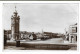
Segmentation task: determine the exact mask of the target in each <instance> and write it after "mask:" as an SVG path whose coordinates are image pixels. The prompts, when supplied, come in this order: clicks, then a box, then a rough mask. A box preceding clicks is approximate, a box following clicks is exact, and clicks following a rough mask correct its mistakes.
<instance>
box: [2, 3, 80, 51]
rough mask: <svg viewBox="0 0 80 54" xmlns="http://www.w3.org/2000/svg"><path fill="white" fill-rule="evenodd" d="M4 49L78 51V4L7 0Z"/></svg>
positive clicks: (4, 9)
mask: <svg viewBox="0 0 80 54" xmlns="http://www.w3.org/2000/svg"><path fill="white" fill-rule="evenodd" d="M2 7H3V9H2V22H3V48H4V50H77V48H78V46H77V44H78V43H77V42H78V35H77V34H78V17H79V4H78V3H3V4H2Z"/></svg>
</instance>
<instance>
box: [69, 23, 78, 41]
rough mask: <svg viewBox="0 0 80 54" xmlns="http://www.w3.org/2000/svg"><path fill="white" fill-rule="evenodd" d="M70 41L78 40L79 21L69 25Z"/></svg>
mask: <svg viewBox="0 0 80 54" xmlns="http://www.w3.org/2000/svg"><path fill="white" fill-rule="evenodd" d="M69 42H70V43H76V42H77V23H76V24H74V25H70V26H69Z"/></svg>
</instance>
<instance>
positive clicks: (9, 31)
mask: <svg viewBox="0 0 80 54" xmlns="http://www.w3.org/2000/svg"><path fill="white" fill-rule="evenodd" d="M4 38H6V39H7V40H10V39H11V30H4Z"/></svg>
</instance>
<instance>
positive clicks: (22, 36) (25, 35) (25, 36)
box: [20, 31, 31, 39]
mask: <svg viewBox="0 0 80 54" xmlns="http://www.w3.org/2000/svg"><path fill="white" fill-rule="evenodd" d="M30 34H31V32H27V31H20V39H29V35H30Z"/></svg>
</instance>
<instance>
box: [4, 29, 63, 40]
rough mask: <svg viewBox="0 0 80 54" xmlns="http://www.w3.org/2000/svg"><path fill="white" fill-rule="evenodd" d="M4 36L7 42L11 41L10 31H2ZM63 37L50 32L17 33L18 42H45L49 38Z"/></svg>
mask: <svg viewBox="0 0 80 54" xmlns="http://www.w3.org/2000/svg"><path fill="white" fill-rule="evenodd" d="M4 36H6V38H7V40H11V38H12V35H11V30H4ZM63 36H64V35H63V34H58V33H52V32H42V33H40V32H37V33H34V32H27V31H20V32H19V39H20V40H26V39H32V40H33V39H35V38H36V39H35V40H37V39H39V40H46V39H50V38H62V37H63Z"/></svg>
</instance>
